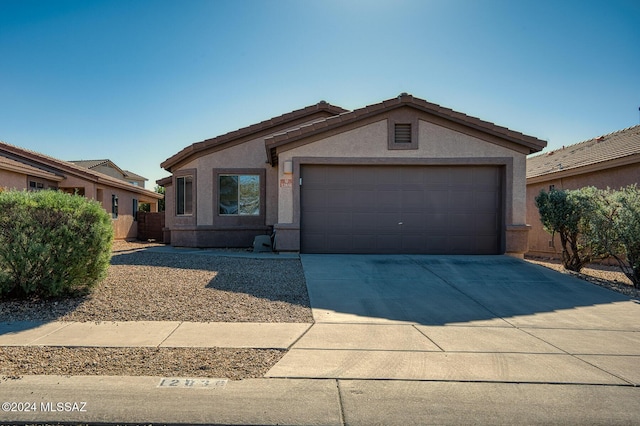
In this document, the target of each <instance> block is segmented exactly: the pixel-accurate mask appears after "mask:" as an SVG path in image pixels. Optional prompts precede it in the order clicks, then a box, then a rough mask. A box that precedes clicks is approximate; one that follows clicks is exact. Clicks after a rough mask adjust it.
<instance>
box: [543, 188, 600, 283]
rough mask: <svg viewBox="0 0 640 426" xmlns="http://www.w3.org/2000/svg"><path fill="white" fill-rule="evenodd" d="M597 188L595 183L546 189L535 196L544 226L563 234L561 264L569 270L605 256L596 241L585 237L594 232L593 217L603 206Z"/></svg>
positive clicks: (561, 238) (550, 230) (553, 232)
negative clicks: (568, 187)
mask: <svg viewBox="0 0 640 426" xmlns="http://www.w3.org/2000/svg"><path fill="white" fill-rule="evenodd" d="M597 192H598V190H597V189H596V188H593V187H587V188H582V189H577V190H555V189H553V190H551V191H550V192H545V191H544V190H543V191H540V194H538V196H537V197H536V199H535V201H536V206H537V207H538V211H539V212H540V220H541V222H542V225H543V226H544V229H545V230H546V231H547V232H549V233H550V234H551V235H552V236H553V235H555V234H556V233H557V234H558V235H559V236H560V243H561V245H562V265H563V266H564V267H565V268H566V269H568V270H570V271H576V272H579V271H580V270H581V269H582V267H583V266H584V265H586V264H588V263H590V262H592V261H593V260H597V259H602V258H604V257H606V255H605V253H604V252H603V250H602V247H601V246H600V245H599V244H597V241H594V240H593V239H590V238H585V235H587V234H589V233H590V232H591V226H592V223H593V221H592V218H593V217H594V216H597V215H598V214H599V212H600V211H601V209H602V205H601V204H600V203H598V202H597V200H598V199H597V197H596V193H597Z"/></svg>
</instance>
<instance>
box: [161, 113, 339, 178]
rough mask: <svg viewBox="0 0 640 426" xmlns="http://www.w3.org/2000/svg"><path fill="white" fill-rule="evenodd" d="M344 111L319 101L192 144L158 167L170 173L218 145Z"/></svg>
mask: <svg viewBox="0 0 640 426" xmlns="http://www.w3.org/2000/svg"><path fill="white" fill-rule="evenodd" d="M346 111H347V110H346V109H344V108H341V107H339V106H335V105H331V104H329V103H327V102H325V101H320V102H318V103H317V104H315V105H310V106H308V107H305V108H301V109H298V110H295V111H292V112H289V113H286V114H282V115H280V116H277V117H273V118H270V119H269V120H265V121H262V122H260V123H257V124H253V125H251V126H247V127H243V128H241V129H238V130H234V131H232V132H229V133H225V134H223V135H220V136H217V137H215V138H211V139H206V140H204V141H202V142H197V143H194V144H192V145H190V146H188V147H186V148H184V149H183V150H181V151H180V152H178V153H177V154H175V155H173V156H172V157H170V158H168V159H166V160H165V161H164V162H162V164H161V165H160V166H161V167H162V168H164V169H166V170H167V171H171V168H172V167H173V166H175V165H176V164H178V163H179V162H182V161H185V160H187V159H189V158H190V157H192V156H194V155H198V154H201V153H204V152H205V151H207V150H210V149H213V148H215V147H218V146H220V145H224V144H227V143H232V142H235V141H237V140H239V139H243V138H248V137H253V136H255V135H257V134H260V133H265V132H273V131H277V129H278V128H284V127H286V126H287V125H290V123H293V122H296V121H300V120H304V119H306V118H309V117H314V116H316V117H317V116H319V115H323V116H327V115H329V116H331V115H337V114H341V113H343V112H346Z"/></svg>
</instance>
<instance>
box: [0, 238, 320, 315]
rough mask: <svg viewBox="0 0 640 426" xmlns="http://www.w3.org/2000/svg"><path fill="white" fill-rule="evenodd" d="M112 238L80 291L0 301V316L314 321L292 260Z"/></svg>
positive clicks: (296, 264)
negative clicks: (97, 271) (100, 266)
mask: <svg viewBox="0 0 640 426" xmlns="http://www.w3.org/2000/svg"><path fill="white" fill-rule="evenodd" d="M144 247H146V245H141V244H132V243H124V242H116V243H115V244H114V255H113V257H112V259H111V266H110V267H109V272H108V276H107V278H106V279H105V280H104V281H103V282H101V283H100V284H99V285H98V286H97V287H96V288H95V289H94V290H93V292H92V293H91V294H89V295H88V296H84V297H76V298H66V299H63V298H60V299H51V300H40V299H31V300H28V301H24V300H20V301H18V300H5V301H2V302H0V322H15V321H52V320H59V321H80V322H86V321H192V322H296V323H304V322H313V317H312V315H311V309H310V307H309V306H310V305H309V296H308V295H307V289H306V285H305V281H304V274H303V271H302V265H301V264H300V261H299V260H296V259H287V260H263V259H245V258H231V257H221V256H192V255H188V254H168V253H146V252H144V251H141V250H139V249H140V248H144Z"/></svg>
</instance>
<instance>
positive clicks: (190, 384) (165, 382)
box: [158, 377, 228, 388]
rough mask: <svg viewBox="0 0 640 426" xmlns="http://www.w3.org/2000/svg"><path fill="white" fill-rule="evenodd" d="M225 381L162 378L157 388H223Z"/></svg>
mask: <svg viewBox="0 0 640 426" xmlns="http://www.w3.org/2000/svg"><path fill="white" fill-rule="evenodd" d="M227 382H228V380H227V379H188V378H178V377H163V378H162V380H160V383H159V384H158V387H159V388H223V387H225V386H226V385H227Z"/></svg>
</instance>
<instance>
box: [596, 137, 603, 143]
mask: <svg viewBox="0 0 640 426" xmlns="http://www.w3.org/2000/svg"><path fill="white" fill-rule="evenodd" d="M603 140H604V136H598V137H597V138H596V142H602V141H603Z"/></svg>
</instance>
